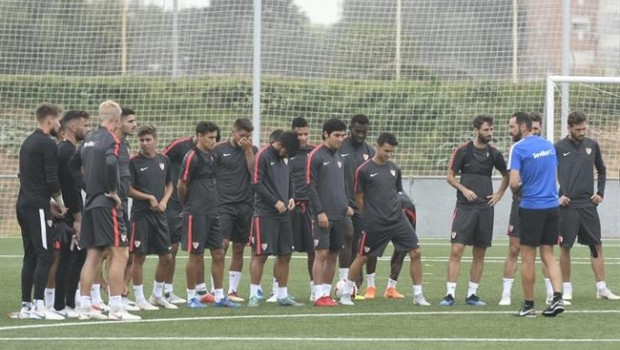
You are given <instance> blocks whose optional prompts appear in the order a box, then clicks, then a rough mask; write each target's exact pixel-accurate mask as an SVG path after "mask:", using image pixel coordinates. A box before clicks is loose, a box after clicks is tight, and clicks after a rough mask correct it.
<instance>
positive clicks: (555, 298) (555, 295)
mask: <svg viewBox="0 0 620 350" xmlns="http://www.w3.org/2000/svg"><path fill="white" fill-rule="evenodd" d="M560 299H562V293H561V292H553V302H556V301H558V300H560Z"/></svg>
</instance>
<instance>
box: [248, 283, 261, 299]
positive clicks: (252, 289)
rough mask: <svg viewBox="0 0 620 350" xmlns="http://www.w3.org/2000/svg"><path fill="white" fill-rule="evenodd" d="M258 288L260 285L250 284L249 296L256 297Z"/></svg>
mask: <svg viewBox="0 0 620 350" xmlns="http://www.w3.org/2000/svg"><path fill="white" fill-rule="evenodd" d="M259 290H260V285H258V284H250V298H251V297H257V298H258V291H259Z"/></svg>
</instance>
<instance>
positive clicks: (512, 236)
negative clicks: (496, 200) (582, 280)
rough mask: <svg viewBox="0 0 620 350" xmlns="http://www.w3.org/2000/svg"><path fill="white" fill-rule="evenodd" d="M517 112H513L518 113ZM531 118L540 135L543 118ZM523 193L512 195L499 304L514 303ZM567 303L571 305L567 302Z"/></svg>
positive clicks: (550, 293) (548, 283)
mask: <svg viewBox="0 0 620 350" xmlns="http://www.w3.org/2000/svg"><path fill="white" fill-rule="evenodd" d="M517 113H524V112H517ZM517 113H515V114H513V116H514V115H516V114H517ZM530 119H531V120H532V135H535V136H540V133H541V131H542V119H541V118H540V115H538V114H537V113H530ZM521 197H522V193H521V191H520V190H519V191H517V192H515V193H514V194H513V195H512V206H511V208H510V220H509V223H508V254H507V255H506V260H505V261H504V277H503V290H502V298H501V300H500V301H499V305H501V306H508V305H510V304H511V303H512V300H511V291H512V284H513V283H514V276H515V274H516V273H517V263H518V260H519V252H520V251H521V250H520V247H519V236H520V235H521V222H520V220H519V204H520V203H521ZM543 275H544V276H545V287H546V289H547V303H548V304H549V303H551V299H552V298H553V286H552V285H551V280H550V279H549V278H548V277H547V271H545V269H544V268H543ZM565 303H566V305H569V304H568V302H566V301H565Z"/></svg>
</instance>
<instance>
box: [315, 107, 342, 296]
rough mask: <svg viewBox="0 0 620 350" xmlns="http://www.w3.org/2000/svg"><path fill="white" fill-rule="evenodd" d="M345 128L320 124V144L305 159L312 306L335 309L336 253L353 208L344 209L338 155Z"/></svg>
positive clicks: (338, 123)
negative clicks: (310, 217)
mask: <svg viewBox="0 0 620 350" xmlns="http://www.w3.org/2000/svg"><path fill="white" fill-rule="evenodd" d="M346 128H347V126H346V125H345V124H344V123H343V122H342V121H340V120H339V119H335V118H334V119H329V120H327V121H325V123H323V143H322V144H321V145H320V146H318V147H316V148H315V149H314V150H313V151H312V152H310V155H309V156H308V164H307V172H306V185H307V186H308V198H309V199H310V207H311V210H312V215H313V217H314V222H313V232H312V235H313V237H314V252H315V253H314V254H315V257H314V265H313V266H312V277H313V280H314V297H315V302H314V305H315V306H326V307H331V306H336V305H338V304H337V303H336V302H335V301H334V300H333V299H332V298H331V296H330V294H331V287H332V285H331V282H332V280H333V279H334V274H335V272H336V259H337V258H338V252H339V251H340V250H341V249H344V237H345V236H346V235H352V231H353V224H352V223H351V216H352V215H353V208H351V207H350V206H349V205H348V200H347V195H346V191H345V185H344V164H343V163H344V159H343V158H342V156H341V155H340V152H338V149H339V148H340V146H341V145H342V141H343V139H344V136H345V132H346Z"/></svg>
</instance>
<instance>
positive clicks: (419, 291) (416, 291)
mask: <svg viewBox="0 0 620 350" xmlns="http://www.w3.org/2000/svg"><path fill="white" fill-rule="evenodd" d="M421 294H422V285H421V284H414V285H413V295H414V296H416V295H421Z"/></svg>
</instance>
